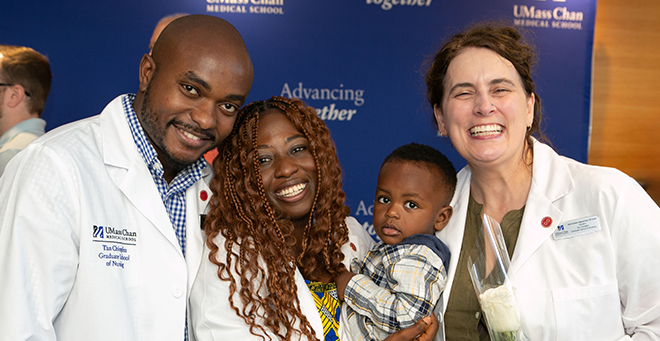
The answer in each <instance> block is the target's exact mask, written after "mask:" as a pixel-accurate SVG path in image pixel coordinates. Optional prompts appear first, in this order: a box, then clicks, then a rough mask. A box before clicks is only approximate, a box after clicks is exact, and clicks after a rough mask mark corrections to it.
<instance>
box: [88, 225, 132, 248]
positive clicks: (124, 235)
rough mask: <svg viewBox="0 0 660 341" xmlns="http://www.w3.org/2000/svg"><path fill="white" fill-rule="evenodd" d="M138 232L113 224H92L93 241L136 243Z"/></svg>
mask: <svg viewBox="0 0 660 341" xmlns="http://www.w3.org/2000/svg"><path fill="white" fill-rule="evenodd" d="M137 237H138V234H137V232H135V231H130V230H128V229H121V228H115V227H111V226H102V225H92V241H94V242H104V243H119V244H126V245H135V244H136V243H137Z"/></svg>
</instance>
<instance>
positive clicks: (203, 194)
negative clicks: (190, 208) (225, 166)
mask: <svg viewBox="0 0 660 341" xmlns="http://www.w3.org/2000/svg"><path fill="white" fill-rule="evenodd" d="M199 198H200V199H202V201H206V199H208V198H209V193H208V192H206V191H205V190H202V191H201V192H199Z"/></svg>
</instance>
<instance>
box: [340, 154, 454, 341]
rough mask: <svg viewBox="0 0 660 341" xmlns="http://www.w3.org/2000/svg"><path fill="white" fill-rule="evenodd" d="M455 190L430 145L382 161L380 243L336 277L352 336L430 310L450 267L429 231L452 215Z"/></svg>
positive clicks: (382, 333)
mask: <svg viewBox="0 0 660 341" xmlns="http://www.w3.org/2000/svg"><path fill="white" fill-rule="evenodd" d="M455 188H456V170H455V169H454V166H453V165H452V164H451V162H450V161H449V160H448V159H447V158H446V157H445V156H444V155H443V154H442V153H440V152H439V151H437V150H436V149H434V148H431V147H429V146H425V145H421V144H417V143H411V144H408V145H405V146H402V147H399V148H397V149H396V150H394V151H393V152H392V153H391V154H390V155H389V156H387V158H385V161H384V162H383V164H382V166H381V169H380V173H379V174H378V185H377V189H376V200H375V203H374V215H373V222H374V229H375V231H376V234H377V235H378V237H380V239H381V241H382V242H381V243H379V244H377V245H376V246H375V247H374V248H373V249H372V250H370V251H369V252H368V253H367V254H366V255H365V258H364V259H363V260H362V261H361V262H359V261H358V260H357V259H355V260H353V262H352V265H351V270H352V271H353V273H351V272H345V273H343V274H341V275H340V276H339V277H338V278H337V292H338V295H339V299H340V300H344V301H345V302H346V303H347V310H346V313H347V316H348V327H349V330H350V331H351V334H352V335H353V338H354V340H355V341H360V340H383V339H384V338H386V337H387V336H388V335H390V334H392V333H394V332H396V331H399V330H401V329H404V328H406V327H410V326H412V325H413V324H414V323H415V322H417V321H418V320H420V319H422V318H423V317H426V316H429V315H430V314H431V313H432V312H433V310H434V307H435V305H436V303H437V302H438V300H439V299H440V297H441V294H442V292H443V290H444V288H445V285H446V283H447V271H446V267H447V266H448V265H449V249H448V248H447V246H446V245H445V244H444V243H443V242H441V241H440V240H439V239H438V238H436V237H435V235H434V233H435V232H436V231H440V230H442V229H443V228H444V227H445V226H446V225H447V222H448V221H449V219H450V218H451V215H452V208H451V206H449V202H450V201H451V198H452V197H453V195H454V189H455ZM354 273H355V274H354ZM440 320H441V319H439V321H440ZM439 333H440V331H439Z"/></svg>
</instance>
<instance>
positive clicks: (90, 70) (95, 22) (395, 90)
mask: <svg viewBox="0 0 660 341" xmlns="http://www.w3.org/2000/svg"><path fill="white" fill-rule="evenodd" d="M173 13H189V14H209V15H214V16H218V17H221V18H224V19H226V20H228V21H229V22H231V23H232V24H234V26H236V28H237V29H238V30H239V32H241V34H242V36H243V39H244V40H245V42H246V45H247V47H248V50H249V51H250V55H251V56H252V61H253V63H254V69H255V78H254V85H253V87H252V91H251V93H250V96H249V98H248V101H254V100H260V99H265V98H268V97H270V96H273V95H282V96H286V97H298V98H301V99H302V100H303V101H305V102H306V103H308V104H309V105H311V106H313V107H314V108H316V110H317V112H318V114H319V116H320V117H322V118H323V119H324V120H325V122H326V123H327V125H328V127H329V128H330V130H331V132H332V135H333V138H334V139H335V142H336V144H337V148H338V151H339V159H340V160H341V163H342V167H343V169H344V190H345V192H346V194H347V196H348V205H349V206H350V207H351V212H352V215H353V216H355V217H356V218H357V219H358V220H359V221H360V222H361V223H362V224H364V226H365V228H367V229H368V230H369V231H370V232H371V233H372V234H373V227H372V226H371V215H372V209H373V201H374V192H375V186H376V178H377V175H378V170H379V167H380V164H381V163H382V160H383V158H384V157H385V156H387V155H388V154H389V153H390V152H391V151H392V150H394V149H395V148H396V147H399V146H401V145H403V144H406V143H409V142H418V143H424V144H428V145H431V146H433V147H435V148H437V149H439V150H440V151H442V152H443V153H445V154H446V155H447V156H448V157H449V159H450V160H451V161H452V162H453V163H454V166H455V167H456V168H457V169H460V168H461V167H463V166H464V165H465V161H464V160H463V159H462V158H461V157H460V156H459V155H458V154H457V153H456V151H455V150H454V149H453V148H452V146H451V145H450V144H449V142H446V141H445V140H442V139H441V138H440V137H438V136H437V134H436V130H435V129H434V127H433V124H432V118H431V115H432V112H431V108H430V107H429V105H428V104H427V103H426V100H425V86H424V73H425V71H426V66H425V62H427V61H428V60H429V58H431V57H432V56H433V54H434V53H435V51H436V50H437V49H438V48H439V47H440V46H441V45H442V43H443V42H444V41H445V39H447V38H448V37H450V36H451V35H453V34H454V33H456V32H458V31H459V30H461V29H462V28H464V27H465V26H467V25H468V24H470V23H474V22H478V21H484V20H496V21H502V22H505V23H509V24H511V25H515V26H517V27H519V28H521V29H522V30H524V31H525V35H526V36H527V37H528V39H529V40H530V41H531V42H532V43H533V44H534V45H535V49H536V52H537V53H538V57H539V58H538V65H537V68H536V71H535V73H534V79H535V82H536V86H537V90H538V91H537V92H538V93H539V95H540V96H541V99H542V103H543V109H544V112H545V117H546V120H545V123H546V132H547V134H548V136H549V137H550V139H551V141H552V142H553V144H554V147H555V149H557V151H559V152H560V153H561V154H563V155H566V156H569V157H572V158H574V159H577V160H579V161H582V162H586V160H587V153H588V143H589V130H590V97H591V74H592V55H593V36H594V22H595V14H596V0H499V1H492V0H461V1H455V0H453V1H448V0H140V1H135V0H130V1H128V0H116V1H83V0H67V1H43V0H37V1H11V2H10V3H7V4H4V5H3V9H2V11H0V32H2V33H0V43H2V44H15V45H25V46H30V47H32V48H34V49H36V50H37V51H39V52H41V53H43V54H45V55H47V56H48V57H49V59H50V61H51V64H52V65H51V66H52V70H53V88H52V91H51V95H50V97H49V99H48V102H47V105H46V110H45V112H44V115H43V117H44V118H45V119H46V120H47V121H48V126H47V129H52V128H54V127H57V126H59V125H62V124H64V123H68V122H71V121H74V120H76V119H80V118H83V117H88V116H91V115H95V114H97V113H99V112H100V111H101V110H102V109H103V107H104V106H105V105H106V104H107V103H108V102H109V101H110V100H112V99H113V98H114V97H115V96H117V95H119V94H121V93H126V92H135V91H136V90H137V85H138V81H137V76H138V65H139V62H140V58H141V57H142V55H143V54H144V53H147V52H148V44H149V38H150V37H151V33H152V31H153V28H154V26H155V24H156V22H157V21H158V20H159V19H160V18H161V17H163V16H166V15H169V14H173Z"/></svg>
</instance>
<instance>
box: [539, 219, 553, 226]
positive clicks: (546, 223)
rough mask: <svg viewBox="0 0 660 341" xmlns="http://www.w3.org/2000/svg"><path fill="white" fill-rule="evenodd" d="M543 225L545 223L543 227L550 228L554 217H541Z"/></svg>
mask: <svg viewBox="0 0 660 341" xmlns="http://www.w3.org/2000/svg"><path fill="white" fill-rule="evenodd" d="M541 225H543V228H546V229H547V228H548V227H550V225H552V218H550V217H545V218H543V219H541Z"/></svg>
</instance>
